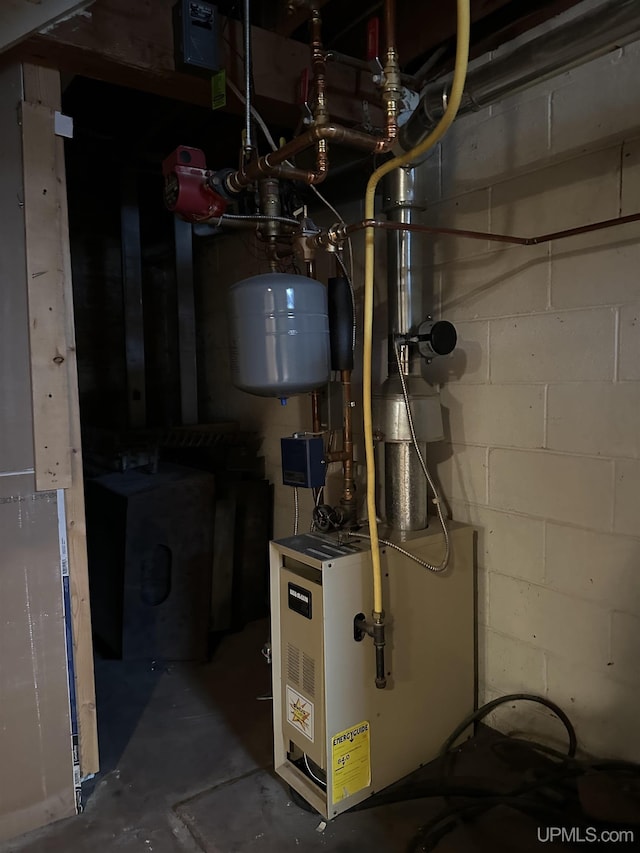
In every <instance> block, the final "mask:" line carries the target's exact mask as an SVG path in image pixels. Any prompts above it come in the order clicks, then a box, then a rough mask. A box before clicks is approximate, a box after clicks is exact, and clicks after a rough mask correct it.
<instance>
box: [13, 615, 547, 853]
mask: <svg viewBox="0 0 640 853" xmlns="http://www.w3.org/2000/svg"><path fill="white" fill-rule="evenodd" d="M266 636H267V624H266V622H257V623H252V624H250V625H248V626H247V627H246V628H245V630H244V631H242V632H241V633H238V634H232V635H229V636H227V637H225V638H224V639H223V640H222V642H221V643H220V645H219V647H218V648H217V650H216V652H215V654H214V655H213V657H212V660H211V661H210V662H209V663H208V664H204V665H197V664H169V665H165V666H161V667H158V666H153V665H151V664H149V663H148V662H147V663H145V662H122V661H113V660H98V661H97V662H96V685H97V692H98V696H97V699H98V715H99V730H100V748H101V761H102V770H101V772H100V774H99V776H98V777H97V778H96V779H95V780H93V781H91V782H88V783H86V784H85V788H84V792H85V801H86V807H85V810H84V812H83V814H81V815H79V816H78V817H75V818H70V819H68V820H64V821H60V822H59V823H56V824H53V825H52V826H50V827H47V828H45V829H44V830H39V831H37V832H34V833H30V834H29V835H27V836H23V837H22V838H20V839H18V840H16V841H13V842H9V843H5V844H4V845H2V844H0V853H54V851H55V853H63V851H64V853H111V851H114V853H115V851H118V853H242V852H243V851H248V850H251V851H255V852H256V853H297V851H299V850H304V851H305V853H306V851H316V850H318V851H319V850H332V851H337V853H360V851H361V850H362V849H363V847H367V846H371V847H372V848H375V849H376V851H377V853H402V851H406V850H407V845H408V842H409V841H410V839H411V838H412V837H413V836H414V834H415V832H416V830H417V829H418V827H419V826H420V825H421V824H422V823H424V821H425V818H428V817H429V816H430V815H433V814H434V813H435V812H436V811H437V810H438V809H439V808H440V807H441V805H442V800H426V801H425V800H418V801H411V802H403V803H397V804H394V805H387V806H383V807H380V808H375V809H368V810H365V811H359V812H358V811H356V812H350V813H347V814H345V815H343V816H341V817H340V818H338V819H337V820H335V821H332V822H331V823H330V824H328V825H326V826H323V825H322V824H321V819H320V817H319V815H317V814H310V813H308V812H306V811H303V810H301V809H300V808H299V807H298V806H296V805H295V804H294V803H293V802H291V799H290V797H289V792H288V790H287V788H286V787H284V785H283V784H282V783H281V781H280V780H279V779H278V778H276V777H274V776H273V774H272V772H271V765H272V753H271V749H272V737H271V702H270V701H265V700H264V699H260V698H259V697H264V696H265V695H268V694H269V692H270V683H269V679H270V669H269V667H268V665H267V664H266V662H265V661H264V659H263V658H262V656H261V654H260V650H261V647H262V645H263V643H264V641H265V639H266ZM455 722H457V721H452V727H453V724H454V723H455ZM475 743H476V742H475V741H474V742H473V743H472V744H471V749H470V750H467V752H468V754H469V756H470V762H471V763H470V765H469V766H470V767H471V769H477V768H478V766H480V767H483V766H484V764H483V760H482V758H481V755H480V754H479V753H477V754H476V755H475V758H474V754H473V753H474V745H475ZM474 763H475V768H474V766H473V765H474ZM529 835H531V833H529ZM454 849H455V850H456V853H460V852H461V851H462V850H469V849H473V850H477V849H478V848H477V847H476V846H475V845H472V846H471V847H468V846H467V845H466V843H462V844H461V843H460V841H459V842H458V843H457V844H456V846H455V847H454ZM488 849H496V848H495V846H490V847H489V848H488ZM513 849H514V850H518V851H520V850H522V849H524V848H523V847H522V846H521V845H518V846H516V847H514V848H513Z"/></svg>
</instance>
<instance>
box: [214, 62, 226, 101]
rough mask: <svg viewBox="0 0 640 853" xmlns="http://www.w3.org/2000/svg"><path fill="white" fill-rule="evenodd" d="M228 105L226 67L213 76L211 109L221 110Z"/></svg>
mask: <svg viewBox="0 0 640 853" xmlns="http://www.w3.org/2000/svg"><path fill="white" fill-rule="evenodd" d="M226 105H227V74H226V71H225V70H224V68H221V69H220V71H216V73H215V74H214V75H213V77H212V78H211V109H212V110H219V109H220V107H225V106H226Z"/></svg>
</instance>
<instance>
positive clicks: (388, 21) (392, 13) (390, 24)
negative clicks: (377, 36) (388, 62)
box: [384, 0, 396, 50]
mask: <svg viewBox="0 0 640 853" xmlns="http://www.w3.org/2000/svg"><path fill="white" fill-rule="evenodd" d="M384 34H385V38H386V40H387V50H389V49H391V48H394V47H395V45H396V3H395V0H385V4H384Z"/></svg>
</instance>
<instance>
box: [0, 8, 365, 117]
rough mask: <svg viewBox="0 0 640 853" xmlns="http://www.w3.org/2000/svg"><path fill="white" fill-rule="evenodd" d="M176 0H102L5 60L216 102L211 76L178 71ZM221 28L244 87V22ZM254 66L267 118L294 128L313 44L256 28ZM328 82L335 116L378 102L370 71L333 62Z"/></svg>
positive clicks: (225, 57)
mask: <svg viewBox="0 0 640 853" xmlns="http://www.w3.org/2000/svg"><path fill="white" fill-rule="evenodd" d="M173 4H174V0H155V2H153V3H132V2H130V0H96V2H95V3H94V5H93V6H92V7H91V11H90V13H87V14H86V15H82V16H78V17H75V18H72V19H70V20H67V21H63V22H62V23H60V24H59V25H58V26H55V27H53V28H52V29H50V30H49V31H47V32H46V33H44V34H42V33H41V34H39V35H36V36H33V37H31V38H29V39H27V40H26V41H24V42H23V43H22V44H20V45H18V46H16V47H15V48H13V49H12V50H11V51H9V52H8V53H7V54H5V55H4V57H3V58H6V61H16V60H20V61H28V62H32V63H35V64H41V65H45V66H49V67H54V68H58V69H59V70H61V71H64V72H67V73H71V74H81V75H83V76H87V77H91V78H95V79H99V80H103V81H106V82H108V83H114V84H117V85H122V86H129V87H131V88H135V89H140V90H142V91H147V92H152V93H154V94H159V95H164V96H166V97H169V98H174V99H176V100H179V101H184V102H187V103H192V104H198V105H201V106H210V104H211V86H210V81H209V79H207V78H205V77H201V76H198V75H197V74H188V73H182V72H177V71H176V70H175V66H174V41H173V29H172V16H171V7H172V6H173ZM221 33H222V39H221V51H222V63H223V65H224V67H225V69H226V72H227V75H228V77H229V78H230V79H231V80H232V81H233V82H234V83H235V84H236V85H237V86H239V87H242V80H243V71H242V64H243V63H242V59H243V57H242V27H241V25H240V23H239V22H238V21H234V20H231V19H227V18H222V21H221ZM253 67H254V80H255V104H256V107H257V108H258V109H259V110H261V111H262V112H263V113H264V117H265V118H266V119H267V120H268V121H272V122H275V123H278V124H280V125H282V126H290V127H294V126H295V125H296V124H297V123H298V121H299V119H300V117H301V106H300V105H299V103H298V88H299V80H300V74H301V72H302V71H303V69H305V68H308V67H309V50H308V48H307V47H306V46H305V45H304V44H302V43H300V42H297V41H293V40H292V39H288V38H285V37H284V36H281V35H278V34H277V33H274V32H270V31H268V30H264V29H259V28H257V27H254V28H253ZM327 82H328V92H329V97H330V110H331V115H332V118H333V119H335V120H336V121H340V122H347V123H358V122H361V121H362V120H363V109H362V101H363V100H365V101H368V102H370V103H371V104H376V103H378V101H379V94H378V92H377V91H376V90H375V88H374V86H373V84H372V82H371V79H370V75H368V74H364V73H362V72H360V71H358V70H355V69H353V68H349V67H344V66H338V65H335V64H330V65H329V67H328V71H327ZM227 101H228V107H227V108H228V109H230V110H231V111H239V110H240V109H241V105H240V103H239V102H238V99H237V98H235V97H234V96H233V94H232V93H231V92H230V91H228V92H227ZM371 114H372V116H373V117H374V120H375V119H379V118H380V117H381V114H380V113H379V112H378V110H377V108H375V107H372V109H371Z"/></svg>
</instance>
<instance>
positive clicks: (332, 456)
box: [326, 450, 349, 462]
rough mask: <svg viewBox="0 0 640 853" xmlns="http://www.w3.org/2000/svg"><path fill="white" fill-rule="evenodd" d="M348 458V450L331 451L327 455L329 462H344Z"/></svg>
mask: <svg viewBox="0 0 640 853" xmlns="http://www.w3.org/2000/svg"><path fill="white" fill-rule="evenodd" d="M348 457H349V454H348V453H347V451H346V450H331V451H329V453H327V454H326V458H327V462H344V461H345V459H347V458H348Z"/></svg>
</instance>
